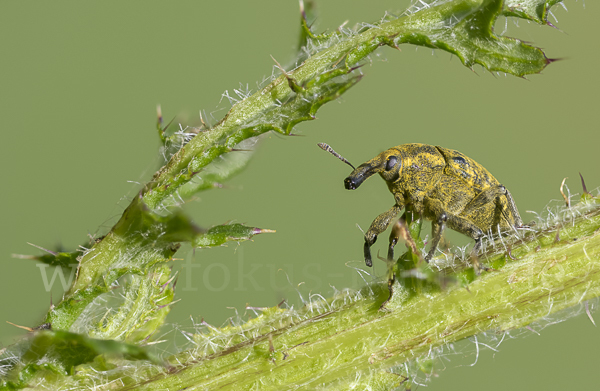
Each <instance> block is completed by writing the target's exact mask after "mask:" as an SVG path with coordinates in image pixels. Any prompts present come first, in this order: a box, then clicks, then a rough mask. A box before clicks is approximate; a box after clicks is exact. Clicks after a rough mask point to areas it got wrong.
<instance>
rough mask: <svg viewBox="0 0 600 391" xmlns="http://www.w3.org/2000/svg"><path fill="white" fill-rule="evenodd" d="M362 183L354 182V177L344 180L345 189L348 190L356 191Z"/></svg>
mask: <svg viewBox="0 0 600 391" xmlns="http://www.w3.org/2000/svg"><path fill="white" fill-rule="evenodd" d="M360 183H361V182H358V183H357V182H356V181H354V179H353V178H352V177H348V178H346V179H344V187H345V188H346V190H354V189H356V188H357V187H358V186H360Z"/></svg>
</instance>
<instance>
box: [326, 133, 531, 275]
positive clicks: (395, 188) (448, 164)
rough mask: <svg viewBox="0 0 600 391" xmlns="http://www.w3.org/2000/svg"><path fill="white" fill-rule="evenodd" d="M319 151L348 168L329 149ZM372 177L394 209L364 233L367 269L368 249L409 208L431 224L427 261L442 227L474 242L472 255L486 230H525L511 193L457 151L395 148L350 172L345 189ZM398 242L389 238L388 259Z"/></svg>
mask: <svg viewBox="0 0 600 391" xmlns="http://www.w3.org/2000/svg"><path fill="white" fill-rule="evenodd" d="M319 147H321V148H323V149H325V150H327V151H329V152H331V153H333V154H334V155H335V156H337V157H338V158H340V159H341V160H343V161H345V162H346V163H348V164H350V163H349V162H348V161H346V160H345V159H344V158H343V157H341V156H340V155H338V154H337V153H335V151H333V149H331V147H329V146H328V145H327V144H319ZM350 165H351V164H350ZM351 166H352V165H351ZM352 168H354V166H352ZM376 173H377V174H379V175H380V176H381V177H382V178H383V180H384V181H385V182H386V184H387V186H388V189H389V190H390V192H391V193H392V194H393V195H394V200H395V204H394V206H392V207H391V208H390V209H389V210H388V211H387V212H384V213H382V214H380V215H379V216H377V217H376V218H375V220H373V222H372V223H371V226H370V227H369V229H368V231H367V232H366V233H365V245H364V256H365V263H366V264H367V266H372V261H371V250H370V248H371V246H372V245H373V243H375V241H376V240H377V236H378V235H379V234H380V233H382V232H383V231H385V230H386V229H387V227H388V226H389V225H390V223H391V222H392V220H393V219H394V218H395V217H396V216H397V215H398V213H399V212H400V211H401V210H402V209H403V208H405V207H407V206H410V207H411V208H412V209H413V210H414V211H415V212H417V213H419V214H420V215H422V216H423V217H425V218H427V219H428V220H431V222H432V243H431V248H430V250H429V252H428V253H427V255H426V256H425V260H426V261H429V260H430V259H431V257H432V256H433V254H434V253H435V250H436V248H437V246H438V243H439V242H440V239H441V237H442V232H443V231H444V228H445V227H446V226H448V227H449V228H451V229H453V230H455V231H457V232H460V233H462V234H464V235H467V236H469V237H470V238H473V239H474V240H475V247H474V248H473V251H474V252H477V250H478V249H479V247H480V246H481V239H482V237H483V236H484V233H485V232H487V231H488V230H491V231H492V232H498V230H501V231H504V230H508V229H511V228H512V227H519V226H522V225H523V222H522V220H521V216H520V215H519V211H518V210H517V207H516V205H515V202H514V200H513V198H512V196H511V194H510V192H509V191H508V190H507V189H506V188H505V187H504V186H502V185H501V184H500V183H499V182H498V181H497V180H496V178H494V177H493V176H492V174H490V173H489V172H488V170H486V169H485V168H484V167H483V166H482V165H480V164H479V163H477V162H476V161H474V160H473V159H471V158H469V157H467V156H465V155H463V154H462V153H460V152H458V151H454V150H451V149H446V148H442V147H438V146H433V145H427V144H402V145H398V146H396V147H393V148H390V149H388V150H386V151H384V152H382V153H380V154H379V155H377V156H375V157H374V158H373V159H371V160H369V161H368V162H366V163H363V164H361V165H360V166H358V167H356V168H354V170H353V171H352V173H351V174H350V175H349V176H348V177H347V178H346V179H344V186H345V187H346V189H348V190H354V189H357V188H358V187H359V186H360V185H361V184H362V183H363V182H364V181H365V180H366V179H367V178H369V177H370V176H371V175H373V174H376ZM397 241H398V237H396V236H395V235H394V232H392V235H391V236H390V248H389V254H392V255H393V247H394V245H395V244H396V242H397Z"/></svg>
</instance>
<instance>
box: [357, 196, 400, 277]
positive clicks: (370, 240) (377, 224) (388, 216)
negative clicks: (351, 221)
mask: <svg viewBox="0 0 600 391" xmlns="http://www.w3.org/2000/svg"><path fill="white" fill-rule="evenodd" d="M403 207H404V206H403V205H398V204H396V205H394V206H392V207H391V208H390V210H388V211H387V212H384V213H382V214H380V215H379V216H377V217H376V218H375V220H373V222H372V223H371V226H370V227H369V230H368V231H367V233H366V234H365V247H364V253H365V263H366V264H367V266H373V261H372V260H371V246H372V245H373V244H374V243H375V241H376V240H377V235H379V234H380V233H382V232H383V231H385V230H386V229H387V227H388V226H389V225H390V222H391V221H392V220H393V219H394V217H396V216H397V215H398V213H400V211H401V210H402V208H403Z"/></svg>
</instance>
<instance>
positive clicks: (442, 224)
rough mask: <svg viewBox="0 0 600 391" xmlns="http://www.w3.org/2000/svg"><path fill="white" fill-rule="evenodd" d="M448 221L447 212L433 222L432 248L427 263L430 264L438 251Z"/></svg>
mask: <svg viewBox="0 0 600 391" xmlns="http://www.w3.org/2000/svg"><path fill="white" fill-rule="evenodd" d="M446 220H448V215H446V212H442V213H441V214H440V215H439V216H438V219H437V221H432V222H431V239H432V240H431V248H430V249H429V252H428V253H427V255H426V256H425V261H426V262H427V263H429V260H430V259H431V258H432V257H433V255H434V254H435V250H436V249H437V246H438V244H439V243H440V240H441V239H442V234H443V232H444V229H445V228H446Z"/></svg>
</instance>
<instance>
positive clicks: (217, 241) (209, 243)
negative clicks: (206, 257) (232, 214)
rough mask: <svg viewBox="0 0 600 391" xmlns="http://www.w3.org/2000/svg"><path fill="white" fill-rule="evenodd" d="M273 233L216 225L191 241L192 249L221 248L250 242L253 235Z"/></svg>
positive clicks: (233, 225)
mask: <svg viewBox="0 0 600 391" xmlns="http://www.w3.org/2000/svg"><path fill="white" fill-rule="evenodd" d="M269 232H275V231H273V230H270V229H260V228H255V227H247V226H245V225H243V224H223V225H217V226H214V227H212V228H211V229H209V230H208V231H206V233H204V234H201V235H198V236H196V237H195V238H194V240H193V241H192V245H193V246H194V247H215V246H222V245H224V244H225V243H227V242H241V241H244V240H250V239H252V237H253V236H254V235H258V234H262V233H269Z"/></svg>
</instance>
